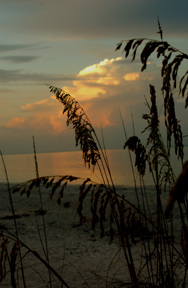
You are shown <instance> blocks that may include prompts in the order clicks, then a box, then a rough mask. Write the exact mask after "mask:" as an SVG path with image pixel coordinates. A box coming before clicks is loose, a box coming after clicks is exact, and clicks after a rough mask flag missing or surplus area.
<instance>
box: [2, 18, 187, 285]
mask: <svg viewBox="0 0 188 288" xmlns="http://www.w3.org/2000/svg"><path fill="white" fill-rule="evenodd" d="M158 27H159V32H158V33H159V35H160V41H157V40H151V39H149V40H148V39H145V38H143V39H141V38H140V39H131V40H129V41H127V42H126V45H125V47H124V49H123V51H124V53H125V57H128V56H129V53H130V51H131V49H132V52H133V56H132V60H134V59H135V56H136V54H137V49H138V48H139V46H140V45H141V44H143V43H144V42H145V41H146V44H145V46H144V48H143V50H142V53H141V63H142V64H143V66H142V71H143V70H144V69H146V68H147V60H148V58H149V56H150V55H151V54H152V53H154V52H155V51H156V52H157V56H158V57H162V59H163V61H162V69H161V75H162V80H163V85H162V91H163V94H164V116H165V125H166V133H167V148H166V147H165V145H164V142H163V139H162V136H161V133H160V129H159V119H158V109H157V102H156V91H155V87H154V86H153V85H150V87H149V90H150V101H148V100H146V105H147V107H148V114H144V115H143V119H145V121H146V123H147V124H146V129H145V131H144V133H148V138H147V143H146V145H143V144H142V143H141V141H140V139H139V138H138V137H137V136H135V135H134V136H132V137H130V138H127V140H126V142H125V144H124V149H129V151H133V152H134V153H135V166H136V168H137V171H138V174H139V183H137V181H136V179H135V177H134V171H133V177H134V180H135V198H136V204H133V203H131V202H130V201H129V200H128V199H126V197H125V196H124V195H119V194H118V191H117V189H116V186H115V185H114V183H113V176H112V174H111V171H110V166H109V162H108V158H107V154H106V151H105V148H103V147H102V145H101V143H100V141H99V139H98V137H97V134H96V132H95V130H94V128H93V126H92V124H91V123H90V120H89V118H88V117H87V115H86V114H85V112H84V110H83V108H82V107H81V106H80V104H79V103H78V102H77V101H76V99H74V98H73V97H72V96H71V95H70V94H68V93H66V92H65V91H63V90H62V89H59V88H57V87H54V86H49V88H50V91H51V92H53V93H54V94H55V96H56V98H57V100H58V101H59V102H60V103H61V104H63V106H64V110H63V113H65V112H66V113H67V125H70V124H71V125H73V128H74V132H75V142H76V145H79V146H80V149H81V150H82V152H83V159H84V163H85V165H86V166H87V167H88V168H89V169H93V170H94V169H95V167H96V166H97V167H98V169H99V171H100V173H101V179H102V182H101V183H94V182H93V181H92V180H91V179H82V180H83V183H82V184H81V185H80V187H79V197H78V205H77V213H78V215H79V217H80V224H82V225H84V221H85V219H84V215H83V205H84V201H85V198H86V197H90V206H91V215H92V220H91V225H92V229H93V230H95V228H96V226H97V225H99V226H100V236H101V237H103V236H104V234H105V232H106V231H108V235H109V240H110V241H111V242H112V241H113V239H114V236H115V235H118V240H119V247H120V248H121V250H122V251H123V254H124V259H125V263H126V264H125V270H126V271H128V273H129V279H127V282H121V283H118V282H115V283H113V284H112V283H111V284H109V283H107V281H106V284H105V283H104V287H136V288H137V287H169V288H170V287H186V285H187V268H188V226H187V219H188V211H187V209H188V206H187V191H188V185H187V181H186V179H187V175H188V165H187V162H185V163H184V159H183V156H184V154H183V134H182V131H181V126H180V124H179V121H178V120H177V118H176V114H175V104H174V100H173V89H174V88H176V87H177V81H178V78H177V73H178V69H179V67H180V65H181V63H182V61H183V60H187V59H188V55H187V54H185V53H182V52H181V51H179V50H178V49H176V48H174V47H172V46H171V45H170V44H168V43H167V42H165V41H164V40H163V33H162V29H161V26H160V23H159V22H158ZM123 42H124V41H121V42H120V43H119V44H118V45H117V48H116V50H119V49H121V47H122V45H123ZM186 75H187V72H186V73H185V75H183V76H182V77H181V78H180V81H179V92H180V94H181V95H182V97H183V96H184V95H185V90H186V87H187V85H188V80H187V79H188V78H186ZM187 103H188V98H186V100H185V107H187ZM122 124H123V126H124V127H125V126H126V123H124V122H123V119H122ZM125 134H126V131H125ZM172 136H173V137H174V144H175V153H176V154H177V156H178V157H179V159H180V161H181V162H182V173H181V174H180V176H179V177H178V179H177V180H176V179H175V176H174V173H173V169H172V167H171V163H170V157H169V156H170V147H171V138H172ZM34 148H35V145H34ZM129 155H130V163H131V164H132V167H133V159H132V154H131V153H130V154H129ZM183 163H184V165H183ZM35 164H36V173H37V174H36V179H32V180H29V181H27V182H25V183H20V184H18V185H16V186H15V187H13V188H12V189H10V187H9V182H8V178H7V185H8V191H9V192H11V193H18V192H19V193H20V195H23V194H26V195H27V197H29V196H30V194H31V193H32V189H33V188H34V187H35V188H36V187H38V189H39V196H40V195H41V194H40V193H41V192H40V187H41V186H43V187H46V188H51V193H50V198H51V199H52V198H54V197H56V199H57V203H58V204H59V205H60V204H61V202H62V200H63V193H64V190H65V189H66V186H67V185H68V184H69V183H70V182H74V181H76V180H78V179H80V178H78V177H76V176H74V175H63V176H56V175H55V176H45V177H39V173H38V169H37V160H36V153H35ZM130 166H131V165H130ZM146 166H148V167H149V170H150V173H151V174H152V177H153V184H154V187H155V191H156V197H155V203H154V204H153V205H154V206H152V207H151V205H150V203H149V200H148V196H147V187H146V186H145V184H144V176H145V171H146ZM4 169H6V168H5V165H4ZM127 184H128V183H127ZM10 190H11V191H10ZM165 191H166V192H169V199H168V203H166V208H165V207H163V205H162V200H161V195H162V193H164V192H165ZM11 193H10V195H11ZM11 197H12V196H10V201H11ZM175 202H177V203H178V207H179V213H180V219H181V231H180V233H181V241H180V243H179V244H178V243H176V242H177V241H176V240H177V235H175V234H174V218H173V214H172V212H173V206H174V203H175ZM40 204H41V209H42V210H43V206H42V202H40ZM152 209H155V213H153V211H154V210H152ZM12 213H13V215H14V210H13V208H12ZM43 216H44V215H43ZM43 219H44V220H43V229H44V234H45V246H43V250H44V254H45V259H43V258H42V257H41V256H40V255H39V254H38V253H37V252H35V251H32V249H30V248H29V247H27V246H26V245H25V244H24V243H23V242H22V241H21V239H20V238H19V235H18V233H17V232H14V231H8V230H7V229H6V228H5V227H3V226H1V258H0V281H2V282H3V279H4V278H5V277H6V275H7V273H6V271H7V270H6V269H7V268H6V267H7V265H9V269H10V271H11V285H12V287H18V285H17V284H16V280H15V272H16V269H17V265H16V263H17V262H16V259H17V254H19V259H20V261H21V260H22V258H23V256H22V254H21V250H22V247H25V248H26V249H27V251H29V252H30V253H32V254H33V255H34V256H35V257H37V258H38V259H39V260H40V261H41V262H42V263H43V264H44V266H46V268H47V269H48V270H49V284H48V287H52V284H51V280H50V279H51V275H52V274H53V275H54V276H55V277H57V278H58V280H59V281H60V283H61V284H62V287H69V285H68V284H67V283H66V282H65V281H64V279H62V277H61V276H60V275H59V274H58V273H57V271H55V270H54V269H53V268H52V267H51V266H50V259H49V257H48V245H47V235H46V232H45V216H44V218H43ZM14 221H15V229H16V219H15V217H14ZM38 233H40V232H39V231H38ZM138 238H139V239H140V240H139V241H140V243H141V251H142V253H141V254H140V255H138V256H139V260H136V261H135V259H134V257H135V256H134V253H133V251H134V246H135V245H136V243H137V239H138ZM9 239H12V240H13V246H12V248H11V252H10V253H8V248H7V247H8V245H9ZM41 243H43V242H42V239H41ZM42 245H43V244H42ZM26 254H27V253H26ZM25 257H27V255H26V256H25ZM20 263H21V262H20ZM5 268H6V269H5ZM21 269H22V272H23V273H22V278H23V285H24V286H23V287H27V286H26V284H25V280H24V279H25V276H24V267H22V268H21ZM110 285H111V286H110ZM88 286H89V283H88Z"/></svg>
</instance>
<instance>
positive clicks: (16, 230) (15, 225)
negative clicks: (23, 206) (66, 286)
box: [0, 150, 26, 288]
mask: <svg viewBox="0 0 188 288" xmlns="http://www.w3.org/2000/svg"><path fill="white" fill-rule="evenodd" d="M0 155H1V159H2V163H3V169H4V172H5V177H6V184H7V190H8V195H9V202H10V206H11V211H12V215H13V219H14V228H15V233H16V240H17V245H18V252H19V257H20V263H21V273H22V280H23V286H24V288H26V282H25V274H24V267H23V261H22V254H21V248H20V242H19V237H18V227H17V222H16V217H15V210H14V204H13V199H12V194H11V188H10V183H9V178H8V173H7V169H6V165H5V161H4V157H3V154H2V152H1V150H0Z"/></svg>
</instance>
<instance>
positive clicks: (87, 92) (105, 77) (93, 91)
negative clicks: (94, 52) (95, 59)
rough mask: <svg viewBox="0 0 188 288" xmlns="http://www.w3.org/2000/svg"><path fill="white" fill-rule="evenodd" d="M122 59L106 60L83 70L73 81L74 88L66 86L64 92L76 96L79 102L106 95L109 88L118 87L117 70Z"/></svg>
mask: <svg viewBox="0 0 188 288" xmlns="http://www.w3.org/2000/svg"><path fill="white" fill-rule="evenodd" d="M119 61H122V58H121V57H118V58H116V59H114V58H113V59H110V60H109V59H104V60H103V61H101V62H100V63H97V64H93V65H91V66H88V67H86V68H84V69H83V70H81V71H80V72H79V73H78V75H77V78H78V80H74V81H73V87H68V86H65V87H63V90H65V91H67V92H68V93H69V94H71V95H74V97H75V98H76V99H78V101H83V100H90V99H92V98H95V97H99V96H100V95H104V94H106V89H107V86H112V85H115V86H116V85H118V84H119V83H120V82H119V81H120V79H119V75H118V73H117V70H118V68H119V65H118V63H119Z"/></svg>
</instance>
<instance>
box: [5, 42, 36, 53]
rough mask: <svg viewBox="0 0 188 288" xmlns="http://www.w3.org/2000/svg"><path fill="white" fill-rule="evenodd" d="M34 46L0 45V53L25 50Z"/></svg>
mask: <svg viewBox="0 0 188 288" xmlns="http://www.w3.org/2000/svg"><path fill="white" fill-rule="evenodd" d="M33 47H34V45H24V44H23V45H22V44H0V52H9V51H15V50H25V49H27V48H33Z"/></svg>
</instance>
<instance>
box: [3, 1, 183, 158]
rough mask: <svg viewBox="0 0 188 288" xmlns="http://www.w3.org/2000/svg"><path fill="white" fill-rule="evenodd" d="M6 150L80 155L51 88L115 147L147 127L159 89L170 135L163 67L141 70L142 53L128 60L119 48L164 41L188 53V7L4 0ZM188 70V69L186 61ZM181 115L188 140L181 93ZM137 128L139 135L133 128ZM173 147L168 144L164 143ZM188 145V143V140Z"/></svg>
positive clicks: (150, 62) (150, 64)
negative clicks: (152, 95)
mask: <svg viewBox="0 0 188 288" xmlns="http://www.w3.org/2000/svg"><path fill="white" fill-rule="evenodd" d="M0 8H1V9H0V150H1V151H2V153H3V154H21V153H32V152H33V146H32V135H34V137H35V142H36V147H37V152H39V153H43V152H62V151H73V150H75V149H76V150H79V147H75V140H74V131H73V129H72V127H71V126H70V127H69V126H68V127H66V115H65V114H64V115H63V114H62V110H63V106H62V104H60V103H59V102H58V101H57V100H56V99H55V97H54V95H53V94H52V93H50V91H49V89H48V87H47V85H46V84H49V85H54V86H57V87H60V88H62V89H63V90H65V91H66V92H68V93H70V94H71V95H72V96H73V97H74V98H75V99H76V100H77V101H78V102H79V103H80V105H81V106H82V107H83V108H84V111H85V113H86V114H87V116H88V117H89V119H90V121H91V123H92V125H93V127H94V128H95V130H96V132H97V134H98V135H99V138H100V139H102V138H101V137H102V136H101V135H104V136H103V137H104V142H105V146H106V148H108V149H121V148H122V147H123V145H124V143H125V134H124V131H123V127H122V122H121V117H120V111H121V114H122V117H123V121H124V124H125V128H126V132H127V136H128V137H130V136H132V135H133V133H134V131H133V130H134V129H135V133H136V135H138V136H139V137H141V139H142V141H143V142H144V141H146V139H147V136H148V134H146V133H144V134H143V133H141V132H142V131H143V129H144V127H145V126H146V123H145V121H144V120H142V114H144V113H148V109H147V107H146V105H145V99H144V96H145V97H146V98H147V99H148V100H149V99H150V94H149V85H150V84H152V85H154V86H155V88H156V94H157V103H158V107H159V119H160V121H161V131H162V134H163V135H164V137H165V133H164V128H163V126H164V116H163V112H164V111H163V104H162V103H163V101H162V100H163V98H162V97H163V96H162V94H161V86H162V79H161V77H160V69H161V66H160V65H161V61H160V60H157V59H156V57H155V55H152V56H151V57H150V58H149V60H148V66H147V69H146V70H145V71H144V72H141V64H140V58H139V54H140V52H141V50H138V55H137V57H136V59H135V61H134V62H131V58H130V57H129V58H128V59H125V57H124V54H123V53H122V49H121V50H119V51H116V52H115V48H116V44H117V43H119V42H120V41H121V40H128V39H131V38H142V37H145V38H151V39H157V40H160V38H159V34H157V33H156V32H157V31H158V25H157V19H158V17H159V19H160V23H161V26H162V29H163V33H164V40H165V41H167V42H169V43H170V44H171V45H172V46H175V47H177V48H178V49H180V50H182V51H183V52H185V53H186V51H188V41H187V39H188V30H187V27H188V18H187V11H188V2H187V1H185V0H184V1H181V0H180V1H177V0H171V1H169V0H168V1H167V0H163V1H162V0H152V1H151V0H132V1H128V0H100V1H99V0H95V1H90V0H54V1H51V0H46V1H44V0H43V1H42V0H32V1H27V0H0ZM184 65H185V67H184V68H185V69H186V63H185V64H184ZM174 99H175V103H176V105H177V117H178V119H180V124H181V125H182V130H183V135H187V134H188V131H187V110H185V109H184V106H185V105H184V100H182V99H180V98H179V97H178V94H177V93H175V94H174ZM133 122H134V129H133ZM164 142H165V138H164ZM184 143H185V145H188V138H186V137H185V138H184Z"/></svg>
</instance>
